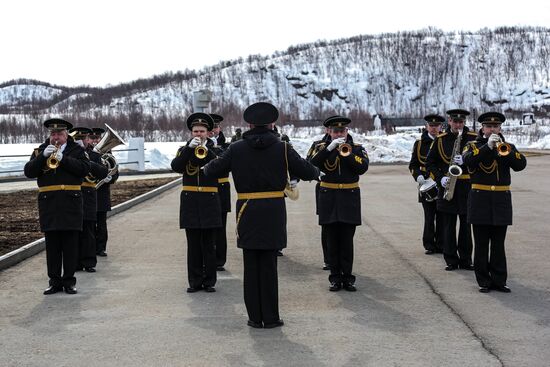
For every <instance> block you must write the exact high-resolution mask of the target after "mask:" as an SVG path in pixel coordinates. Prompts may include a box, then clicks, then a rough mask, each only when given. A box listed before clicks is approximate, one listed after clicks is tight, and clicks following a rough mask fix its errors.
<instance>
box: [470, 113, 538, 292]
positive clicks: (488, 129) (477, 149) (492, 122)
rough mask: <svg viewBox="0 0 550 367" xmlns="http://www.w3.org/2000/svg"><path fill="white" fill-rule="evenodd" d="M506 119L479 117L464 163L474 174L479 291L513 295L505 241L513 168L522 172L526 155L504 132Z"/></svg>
mask: <svg viewBox="0 0 550 367" xmlns="http://www.w3.org/2000/svg"><path fill="white" fill-rule="evenodd" d="M505 120H506V118H505V117H504V115H503V114H501V113H499V112H487V113H484V114H482V115H480V116H479V118H478V121H479V122H481V124H482V128H481V131H480V135H479V136H478V138H477V139H476V141H475V142H472V143H470V144H469V145H468V146H467V147H466V150H465V152H464V163H466V165H467V166H468V170H469V172H470V175H471V182H472V190H471V191H470V196H469V198H468V222H469V223H471V224H472V226H473V232H474V239H475V255H474V267H475V274H476V279H477V282H478V284H479V291H480V292H482V293H487V292H489V291H490V289H495V290H497V291H501V292H505V293H509V292H510V288H508V287H507V286H506V279H507V277H508V271H507V267H506V253H505V251H504V241H505V240H506V230H507V228H508V226H509V225H511V224H512V193H511V191H510V183H511V177H510V169H512V170H514V171H521V170H523V169H524V168H525V166H526V165H527V160H526V159H525V156H524V155H523V154H521V153H520V152H518V150H517V149H516V147H515V146H514V145H513V144H508V143H506V142H505V140H504V136H503V135H502V134H501V133H500V127H501V124H502V123H503V122H504V121H505Z"/></svg>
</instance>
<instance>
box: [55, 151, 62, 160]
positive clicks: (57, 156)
mask: <svg viewBox="0 0 550 367" xmlns="http://www.w3.org/2000/svg"><path fill="white" fill-rule="evenodd" d="M55 159H57V160H58V161H59V162H61V160H62V159H63V153H61V150H58V151H57V154H56V155H55Z"/></svg>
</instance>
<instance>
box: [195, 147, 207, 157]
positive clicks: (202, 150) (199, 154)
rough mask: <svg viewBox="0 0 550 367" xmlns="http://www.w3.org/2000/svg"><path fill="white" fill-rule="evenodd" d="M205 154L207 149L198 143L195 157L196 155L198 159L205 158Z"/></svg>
mask: <svg viewBox="0 0 550 367" xmlns="http://www.w3.org/2000/svg"><path fill="white" fill-rule="evenodd" d="M207 154H208V153H207V150H206V149H205V148H204V147H203V146H202V145H199V146H197V147H196V148H195V157H197V158H198V159H204V158H206V155H207Z"/></svg>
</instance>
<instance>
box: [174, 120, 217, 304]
mask: <svg viewBox="0 0 550 367" xmlns="http://www.w3.org/2000/svg"><path fill="white" fill-rule="evenodd" d="M213 126H214V120H213V118H212V116H210V115H208V114H206V113H202V112H196V113H193V114H191V115H190V116H189V117H188V118H187V127H188V128H189V130H191V133H192V135H193V138H192V139H191V140H190V141H189V142H188V143H187V145H186V146H183V147H181V148H180V149H179V150H178V152H177V154H176V158H174V159H173V160H172V164H171V166H172V170H174V171H175V172H178V173H182V174H183V180H182V181H183V187H182V191H181V195H180V228H182V229H185V234H186V237H187V275H188V280H189V287H188V288H187V292H189V293H193V292H197V291H199V290H201V289H204V290H205V291H206V292H215V291H216V290H215V288H214V286H215V285H216V248H215V232H216V230H217V229H218V228H220V227H221V226H222V219H221V218H222V215H221V204H220V197H219V194H218V192H219V189H218V179H217V178H213V177H207V176H205V175H204V173H203V171H202V170H201V169H200V168H201V167H202V166H204V165H205V164H206V163H208V162H210V161H211V160H212V159H214V158H216V154H214V150H213V149H212V148H213V146H214V143H213V142H212V141H211V140H209V139H208V131H211V130H212V128H213Z"/></svg>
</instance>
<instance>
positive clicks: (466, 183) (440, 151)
mask: <svg viewBox="0 0 550 367" xmlns="http://www.w3.org/2000/svg"><path fill="white" fill-rule="evenodd" d="M454 111H459V112H461V113H460V114H459V116H460V118H463V119H465V116H466V115H469V112H467V111H464V110H451V111H447V113H448V114H450V115H451V118H457V117H456V116H455V115H454V114H453V112H454ZM476 136H477V134H476V133H474V132H470V131H469V129H468V127H466V126H464V130H463V132H462V138H461V142H460V148H459V149H458V150H457V154H461V153H462V150H463V149H464V147H465V146H466V144H468V142H470V141H473V140H475V138H476ZM457 137H458V134H456V133H453V132H451V128H450V126H448V127H447V129H446V131H445V132H444V133H442V134H439V135H438V136H437V137H436V138H435V140H434V141H433V145H432V147H431V149H430V151H429V153H428V156H427V158H426V169H427V170H428V172H429V173H430V174H432V175H433V176H434V177H435V181H436V182H437V183H438V188H439V196H438V199H437V211H438V212H440V213H441V214H442V216H443V228H444V230H443V237H444V240H443V257H444V259H445V262H446V263H447V267H446V268H445V269H446V270H454V269H457V268H463V269H468V270H473V266H472V233H471V229H470V225H469V224H468V222H467V218H466V214H467V202H468V193H469V192H470V175H469V174H468V173H467V172H466V166H465V165H464V164H463V165H462V166H461V169H462V172H463V173H462V175H461V176H459V177H458V179H457V181H456V186H455V190H454V196H453V199H452V200H450V201H447V200H445V199H443V195H444V192H445V188H444V187H443V186H442V185H441V179H442V178H443V177H444V176H446V175H447V173H448V171H449V165H450V164H452V163H451V162H452V161H453V159H454V157H453V156H452V152H453V147H454V143H455V140H456V139H457ZM457 215H458V217H459V218H460V226H459V231H458V242H457V236H456V221H457ZM457 251H458V253H457Z"/></svg>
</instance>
